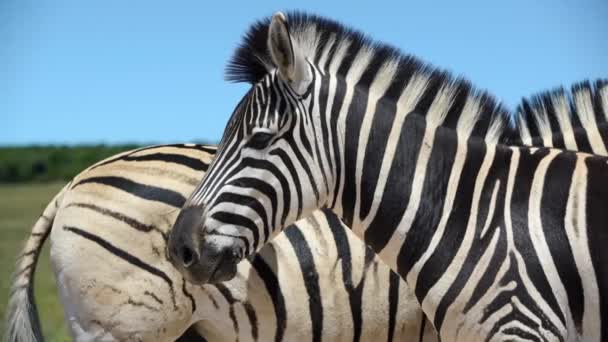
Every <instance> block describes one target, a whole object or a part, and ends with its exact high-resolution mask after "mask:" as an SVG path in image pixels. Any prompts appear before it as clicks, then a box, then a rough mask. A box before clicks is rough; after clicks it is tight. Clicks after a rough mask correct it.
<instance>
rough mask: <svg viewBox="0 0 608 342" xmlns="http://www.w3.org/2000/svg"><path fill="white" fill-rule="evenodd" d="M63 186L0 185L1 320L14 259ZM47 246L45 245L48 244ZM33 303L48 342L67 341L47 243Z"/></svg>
mask: <svg viewBox="0 0 608 342" xmlns="http://www.w3.org/2000/svg"><path fill="white" fill-rule="evenodd" d="M62 186H63V183H50V184H11V185H0V314H1V315H2V323H0V331H2V332H3V331H4V328H3V324H4V317H5V311H6V304H7V300H8V298H7V297H8V292H9V286H10V279H11V277H10V275H11V273H12V272H13V271H14V267H15V258H16V256H17V255H18V254H19V253H20V251H21V248H22V247H23V243H24V241H25V239H26V238H27V236H28V235H29V234H30V231H31V228H32V226H33V225H34V223H35V222H36V220H37V219H38V217H39V216H40V214H42V211H43V210H44V208H45V207H46V205H47V204H48V203H49V201H50V200H51V199H52V198H53V196H55V194H56V193H57V192H58V191H59V190H60V189H61V187H62ZM47 243H48V242H47ZM35 280H36V285H35V286H36V289H35V291H36V292H35V293H36V303H37V304H38V311H39V313H40V321H41V323H42V329H43V331H44V336H45V337H46V340H47V341H69V340H70V337H69V334H68V331H67V329H66V327H65V324H64V319H63V309H62V307H61V303H60V302H59V298H58V294H57V289H56V286H55V278H54V277H53V274H52V271H51V264H50V262H49V251H48V244H46V245H45V248H44V250H43V252H42V255H41V257H40V260H39V261H38V268H37V269H36V278H35Z"/></svg>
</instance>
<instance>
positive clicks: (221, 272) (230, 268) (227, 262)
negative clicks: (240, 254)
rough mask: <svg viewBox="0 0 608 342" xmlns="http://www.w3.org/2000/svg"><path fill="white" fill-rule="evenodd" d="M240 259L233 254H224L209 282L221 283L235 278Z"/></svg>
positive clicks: (212, 272)
mask: <svg viewBox="0 0 608 342" xmlns="http://www.w3.org/2000/svg"><path fill="white" fill-rule="evenodd" d="M237 264H238V259H237V258H235V257H234V256H232V255H226V254H224V255H222V258H221V259H220V260H219V262H218V263H216V265H215V267H214V268H213V270H212V271H211V275H210V276H209V280H208V282H209V283H212V284H213V283H220V282H223V281H228V280H231V279H232V278H234V276H235V275H236V269H237Z"/></svg>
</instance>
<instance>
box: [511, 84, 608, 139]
mask: <svg viewBox="0 0 608 342" xmlns="http://www.w3.org/2000/svg"><path fill="white" fill-rule="evenodd" d="M514 122H515V129H516V132H515V134H516V135H517V136H518V138H519V139H520V141H517V143H523V144H525V145H538V144H539V143H542V144H543V145H545V146H552V145H553V142H552V141H553V140H555V139H556V138H557V139H563V138H564V136H565V135H566V133H571V132H572V133H574V132H580V131H583V130H584V131H585V132H586V133H587V134H595V133H593V131H594V130H595V128H596V127H599V126H602V125H606V124H608V79H599V80H596V81H594V82H591V81H589V80H586V81H582V82H578V83H575V84H574V85H572V86H571V88H570V91H568V90H566V89H565V88H564V87H559V88H556V89H553V90H550V91H545V92H542V93H539V94H536V95H535V96H532V97H530V98H527V99H523V100H522V102H521V104H520V105H519V106H518V107H517V109H516V111H515V117H514Z"/></svg>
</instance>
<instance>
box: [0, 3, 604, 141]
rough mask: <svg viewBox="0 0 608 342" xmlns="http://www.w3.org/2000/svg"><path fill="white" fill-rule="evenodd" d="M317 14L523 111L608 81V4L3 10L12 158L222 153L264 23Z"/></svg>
mask: <svg viewBox="0 0 608 342" xmlns="http://www.w3.org/2000/svg"><path fill="white" fill-rule="evenodd" d="M286 9H287V10H288V9H303V10H306V11H310V12H314V13H317V14H321V15H325V16H329V17H332V18H335V19H337V20H340V21H342V22H344V23H345V24H348V25H350V26H353V27H356V28H358V29H360V30H362V31H364V32H366V33H368V34H369V35H371V36H372V37H374V38H375V39H377V40H380V41H384V42H388V43H391V44H392V45H395V46H398V47H400V48H401V49H402V50H403V51H405V52H408V53H413V54H415V55H418V56H419V57H421V58H422V59H424V60H426V61H428V62H431V63H432V64H434V65H436V66H441V67H443V68H447V69H449V70H451V71H453V72H454V73H456V74H461V75H465V76H466V77H467V78H468V79H470V80H471V81H472V82H473V83H474V84H476V85H477V86H479V87H482V88H485V89H488V90H490V91H491V92H493V93H494V94H496V95H497V97H498V98H500V99H501V100H503V101H504V102H505V103H506V104H507V105H509V106H511V107H514V106H515V105H516V104H517V102H518V101H519V99H520V98H521V97H522V96H525V95H529V94H532V93H534V92H538V91H540V90H543V89H547V88H551V87H555V86H557V85H561V84H563V85H568V84H570V83H572V82H575V81H578V80H582V79H585V78H598V77H608V20H606V18H608V1H606V0H596V1H565V0H559V1H556V0H554V1H525V0H510V1H500V2H498V1H487V0H485V1H481V0H480V1H422V0H418V1H409V0H408V1H405V0H403V1H398V2H397V1H393V2H386V3H383V2H380V1H365V2H363V1H361V2H359V4H357V3H355V2H354V1H345V2H337V1H328V0H325V1H316V0H307V1H290V2H289V3H287V2H278V1H275V2H271V1H243V2H241V3H238V4H237V3H235V2H234V1H218V2H210V1H171V2H169V1H163V2H161V1H117V0H104V1H95V0H87V1H82V0H73V1H29V0H0V42H1V43H0V44H1V46H0V145H6V144H10V145H14V144H29V143H42V144H52V143H69V144H72V143H121V142H137V143H169V142H189V141H193V140H205V141H217V140H218V139H219V137H220V136H221V133H222V130H223V128H224V125H225V122H226V120H227V119H228V117H229V115H230V113H231V111H232V109H233V107H234V105H235V104H236V103H237V101H238V99H239V98H240V97H241V96H242V95H243V93H244V92H245V90H246V86H245V85H242V84H230V83H227V82H225V81H224V80H223V72H224V66H225V64H226V61H227V60H228V58H229V57H230V55H231V54H232V51H233V50H234V48H235V46H236V45H237V44H238V42H239V41H240V37H241V35H242V34H243V33H244V32H245V30H246V29H247V27H248V25H249V24H250V23H251V22H253V21H254V20H255V19H258V18H260V17H263V16H266V15H269V14H272V13H273V12H274V11H276V10H286Z"/></svg>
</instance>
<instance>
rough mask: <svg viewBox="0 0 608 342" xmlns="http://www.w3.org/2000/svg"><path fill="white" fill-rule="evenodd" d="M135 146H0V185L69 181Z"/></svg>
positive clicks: (135, 146)
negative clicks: (102, 161)
mask: <svg viewBox="0 0 608 342" xmlns="http://www.w3.org/2000/svg"><path fill="white" fill-rule="evenodd" d="M137 147H139V146H138V145H112V146H107V145H92V146H25V147H0V183H21V182H32V181H34V182H49V181H58V180H64V181H67V180H70V179H71V178H72V177H74V176H75V175H77V174H78V173H79V172H80V171H82V170H84V169H85V168H87V167H89V166H91V165H92V164H94V163H95V162H97V161H100V160H102V159H104V158H107V157H109V156H112V155H114V154H116V153H119V152H123V151H127V150H132V149H134V148H137Z"/></svg>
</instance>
